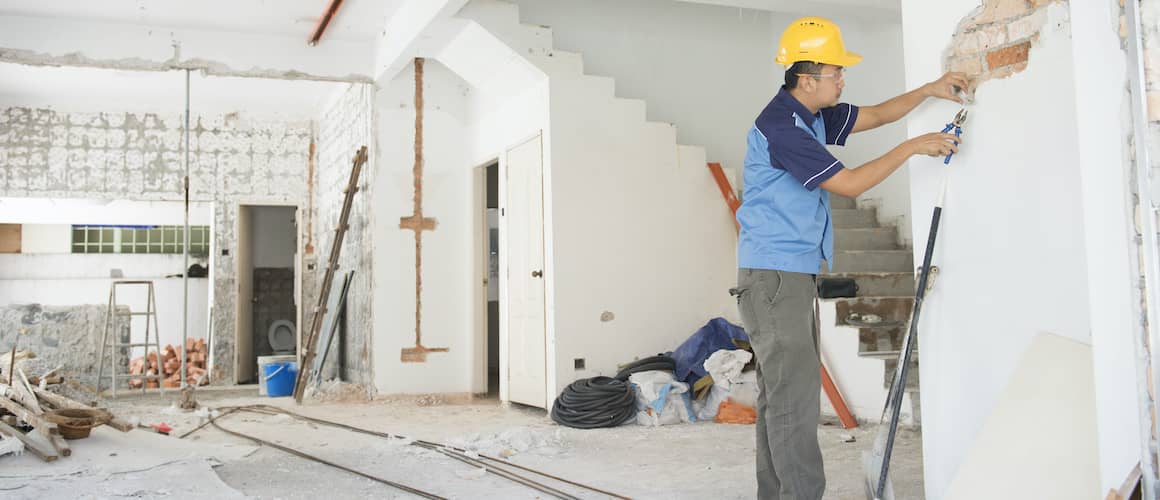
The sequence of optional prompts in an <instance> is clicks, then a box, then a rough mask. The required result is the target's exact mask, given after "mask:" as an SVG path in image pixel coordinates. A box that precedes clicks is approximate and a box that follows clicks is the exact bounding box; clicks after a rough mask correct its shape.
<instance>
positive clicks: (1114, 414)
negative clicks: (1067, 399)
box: [1069, 2, 1146, 492]
mask: <svg viewBox="0 0 1160 500" xmlns="http://www.w3.org/2000/svg"><path fill="white" fill-rule="evenodd" d="M1069 7H1070V9H1071V38H1072V46H1073V54H1072V55H1073V59H1074V60H1073V62H1072V69H1073V72H1074V75H1075V87H1076V88H1075V91H1076V93H1075V106H1076V118H1077V119H1076V127H1077V128H1078V129H1079V137H1081V138H1083V139H1082V140H1081V141H1079V143H1078V146H1079V162H1080V178H1081V179H1082V183H1081V195H1082V206H1083V225H1084V245H1085V250H1086V252H1087V282H1088V289H1087V296H1088V297H1087V298H1088V302H1089V304H1090V307H1091V340H1092V364H1093V367H1094V369H1095V404H1096V414H1097V416H1098V420H1097V429H1098V436H1099V457H1100V476H1101V477H1100V490H1099V491H1105V492H1106V491H1108V490H1109V489H1112V488H1119V487H1120V484H1121V483H1122V482H1123V480H1124V478H1125V477H1127V476H1128V473H1129V471H1131V470H1132V468H1133V467H1135V465H1136V463H1137V462H1139V461H1140V455H1141V443H1140V442H1141V422H1140V420H1141V411H1140V410H1139V406H1140V394H1141V392H1142V390H1143V389H1144V388H1143V387H1141V385H1142V381H1141V380H1140V379H1139V378H1138V377H1139V375H1138V374H1144V373H1146V372H1145V371H1144V370H1140V369H1139V368H1140V367H1139V365H1140V361H1139V360H1140V359H1141V357H1140V356H1137V353H1136V351H1137V348H1138V347H1137V346H1138V345H1139V344H1140V342H1139V340H1138V339H1139V337H1138V335H1139V332H1141V331H1142V330H1141V329H1139V328H1138V326H1137V325H1138V324H1139V323H1138V321H1136V320H1135V318H1133V316H1134V315H1135V314H1134V309H1135V308H1134V307H1133V306H1132V296H1133V293H1132V292H1133V290H1132V289H1133V287H1135V286H1137V281H1136V279H1135V277H1136V276H1138V275H1139V270H1138V269H1136V270H1134V269H1132V268H1131V262H1132V259H1131V258H1130V257H1131V252H1132V251H1133V247H1135V242H1134V241H1133V231H1132V228H1131V226H1130V223H1131V221H1132V218H1133V214H1132V210H1131V208H1130V202H1131V198H1132V194H1131V191H1130V190H1129V186H1130V185H1131V178H1132V177H1131V173H1130V170H1129V169H1130V167H1131V162H1130V161H1129V156H1128V154H1127V150H1126V146H1127V141H1126V140H1125V137H1128V136H1129V132H1130V129H1131V125H1130V124H1131V114H1130V113H1129V112H1128V111H1126V110H1127V109H1128V108H1127V107H1126V106H1123V105H1120V106H1117V105H1115V104H1116V103H1117V101H1116V100H1114V99H1111V97H1112V96H1116V95H1117V94H1119V95H1120V96H1121V98H1122V99H1126V98H1127V94H1126V93H1123V89H1124V88H1125V87H1126V85H1127V82H1126V80H1125V78H1124V75H1126V74H1128V72H1127V68H1126V64H1125V54H1124V52H1123V51H1121V50H1120V38H1119V37H1118V36H1117V31H1118V29H1119V14H1120V9H1119V6H1118V5H1117V4H1116V3H1115V2H1070V3H1069ZM1093 95H1103V96H1108V98H1105V99H1092V98H1091V97H1090V96H1093ZM1137 137H1139V136H1137ZM1128 332H1132V334H1128Z"/></svg>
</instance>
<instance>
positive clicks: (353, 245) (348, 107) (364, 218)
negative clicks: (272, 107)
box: [304, 84, 375, 396]
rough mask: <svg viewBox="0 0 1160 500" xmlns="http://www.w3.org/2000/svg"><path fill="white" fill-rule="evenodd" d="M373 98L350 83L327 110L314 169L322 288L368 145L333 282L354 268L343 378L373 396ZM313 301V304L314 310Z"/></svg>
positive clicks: (360, 86) (362, 86)
mask: <svg viewBox="0 0 1160 500" xmlns="http://www.w3.org/2000/svg"><path fill="white" fill-rule="evenodd" d="M373 98H374V88H373V87H372V86H370V85H365V84H351V85H350V87H349V88H348V90H347V91H346V92H344V93H343V94H342V95H341V96H340V97H339V98H338V99H336V100H335V101H334V102H332V103H331V105H330V106H329V107H328V108H327V109H326V110H325V111H324V112H323V115H322V119H321V120H320V122H319V133H318V145H319V148H318V161H317V163H316V167H315V171H316V175H317V179H318V184H317V185H318V188H317V189H316V190H315V194H314V199H315V205H316V209H317V217H316V218H315V224H314V234H315V259H316V261H317V263H318V265H317V266H316V271H317V273H316V274H315V277H316V279H317V284H316V286H321V281H322V276H323V273H324V272H325V266H326V262H327V259H328V258H329V255H330V247H331V244H332V242H333V241H334V235H335V232H334V230H335V228H336V227H337V224H338V218H339V214H340V212H341V210H342V203H343V196H344V194H343V191H344V190H345V189H346V186H347V183H348V182H349V180H350V172H351V164H352V162H351V160H352V159H353V158H354V155H355V153H356V152H357V151H358V148H360V147H362V146H367V147H368V148H369V150H370V151H369V157H370V158H371V159H370V160H368V163H367V164H366V165H365V166H363V170H362V174H361V176H360V178H359V191H358V193H356V194H355V197H354V202H353V205H352V206H351V213H350V220H349V225H350V228H349V230H348V231H347V233H346V235H345V236H344V239H343V247H342V253H341V256H340V259H339V267H338V272H337V273H336V275H335V279H334V284H333V287H339V286H341V284H342V279H341V276H342V274H343V273H345V272H346V271H349V270H352V269H353V270H355V275H354V281H353V282H352V283H351V288H350V291H349V292H348V295H347V305H346V311H347V313H346V314H347V316H346V318H347V320H346V328H347V330H346V338H345V341H346V342H345V346H344V354H345V359H346V366H345V369H344V371H343V372H342V373H341V378H342V379H343V380H344V381H347V382H350V383H352V384H354V385H356V386H360V387H361V389H362V390H365V392H366V394H367V395H368V396H372V395H373V394H374V392H375V389H374V383H373V381H374V378H373V372H372V365H371V359H372V357H371V351H372V347H373V346H372V341H373V332H372V328H373V325H374V321H373V320H374V311H373V310H372V304H373V300H372V299H373V295H372V294H373V290H374V282H373V280H372V278H373V273H372V272H371V270H372V252H373V243H372V241H371V230H372V228H373V224H372V214H371V211H370V206H371V204H370V201H371V197H372V196H374V193H372V192H371V190H370V187H371V186H373V185H374V183H373V182H372V181H373V179H374V176H375V168H374V167H375V165H374V164H373V163H374V161H373V158H374V157H375V155H374V149H375V145H374V144H373V143H372V138H373V130H374V123H373V118H372V116H373V113H372V106H373ZM317 293H318V292H317V291H316V292H314V294H313V295H310V297H311V298H312V300H314V301H317V297H318V295H317ZM314 303H315V302H310V304H312V306H311V308H310V309H311V310H312V309H313V304H314ZM304 316H306V315H304ZM305 319H306V318H304V320H305ZM307 324H309V323H307ZM331 354H332V358H328V360H330V359H337V356H333V355H334V354H335V353H334V351H331ZM329 365H330V363H329V361H328V366H329ZM328 375H329V376H328ZM335 375H338V374H337V373H335V372H334V371H333V370H328V373H324V374H323V378H324V379H328V378H333V377H334V376H335Z"/></svg>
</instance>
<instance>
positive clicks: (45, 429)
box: [0, 390, 60, 439]
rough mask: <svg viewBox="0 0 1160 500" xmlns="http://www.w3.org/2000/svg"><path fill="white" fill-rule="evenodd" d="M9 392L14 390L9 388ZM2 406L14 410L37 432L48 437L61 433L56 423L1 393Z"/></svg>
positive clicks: (0, 404) (14, 412)
mask: <svg viewBox="0 0 1160 500" xmlns="http://www.w3.org/2000/svg"><path fill="white" fill-rule="evenodd" d="M8 393H9V394H11V393H12V391H11V390H9V392H8ZM0 406H3V407H4V409H6V410H8V411H10V412H12V414H13V415H16V416H17V417H19V418H20V420H23V421H25V422H28V425H31V426H32V427H33V428H35V429H36V432H39V433H40V434H42V435H44V437H46V438H49V439H52V436H53V435H54V434H55V435H60V429H57V428H56V424H54V423H52V422H49V421H47V420H45V419H44V417H42V416H40V415H37V414H35V413H33V412H32V410H29V409H28V408H26V407H24V405H21V404H20V403H17V402H16V401H13V400H11V399H8V398H7V397H4V396H2V395H0Z"/></svg>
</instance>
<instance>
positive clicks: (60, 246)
mask: <svg viewBox="0 0 1160 500" xmlns="http://www.w3.org/2000/svg"><path fill="white" fill-rule="evenodd" d="M71 252H72V226H70V225H68V224H22V225H21V227H20V253H71Z"/></svg>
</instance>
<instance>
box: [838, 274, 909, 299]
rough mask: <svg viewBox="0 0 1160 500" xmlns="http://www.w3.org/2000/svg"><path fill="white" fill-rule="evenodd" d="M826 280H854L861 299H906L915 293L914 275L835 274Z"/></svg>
mask: <svg viewBox="0 0 1160 500" xmlns="http://www.w3.org/2000/svg"><path fill="white" fill-rule="evenodd" d="M823 277H824V278H852V279H853V280H854V282H855V283H857V284H858V296H859V297H883V296H896V297H905V296H907V295H910V294H913V293H914V286H915V280H914V273H913V272H910V271H907V272H897V273H834V274H825V275H823Z"/></svg>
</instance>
